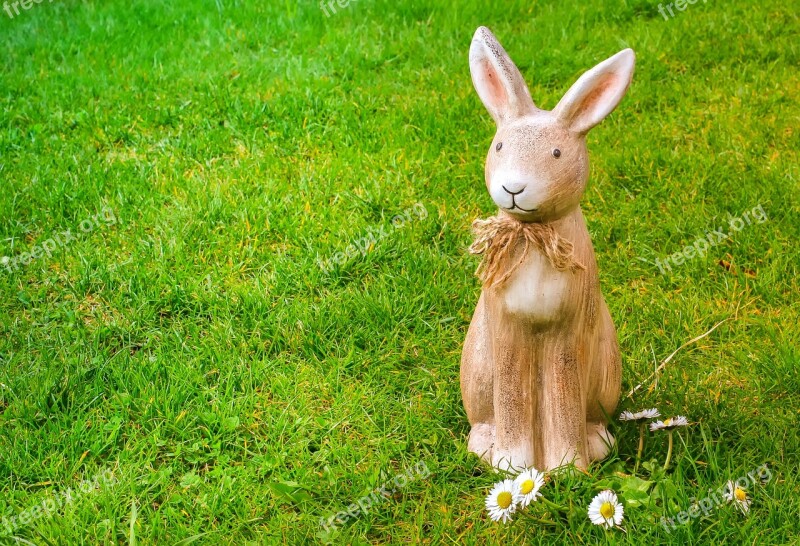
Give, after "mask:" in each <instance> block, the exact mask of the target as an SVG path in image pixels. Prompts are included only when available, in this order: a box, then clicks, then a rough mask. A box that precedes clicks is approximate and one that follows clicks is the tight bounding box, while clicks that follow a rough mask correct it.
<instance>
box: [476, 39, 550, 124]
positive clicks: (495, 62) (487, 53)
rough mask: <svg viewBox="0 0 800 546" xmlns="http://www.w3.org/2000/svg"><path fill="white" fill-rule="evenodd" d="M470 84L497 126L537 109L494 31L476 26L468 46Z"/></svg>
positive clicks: (520, 75) (523, 81)
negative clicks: (476, 28)
mask: <svg viewBox="0 0 800 546" xmlns="http://www.w3.org/2000/svg"><path fill="white" fill-rule="evenodd" d="M469 68H470V72H471V73H472V83H473V85H474V86H475V90H476V91H477V92H478V96H479V97H480V98H481V101H483V104H484V106H486V109H487V110H488V111H489V114H491V116H492V118H493V119H494V121H495V123H497V125H500V124H501V123H503V122H506V121H509V120H511V119H514V118H518V117H521V116H523V115H525V114H527V113H529V112H532V111H533V110H535V109H536V106H534V104H533V100H532V99H531V94H530V91H528V86H527V85H525V80H524V79H523V78H522V74H520V72H519V70H518V69H517V67H516V65H515V64H514V63H513V61H512V60H511V58H510V57H509V56H508V54H507V53H506V51H505V49H503V46H501V45H500V42H498V41H497V38H495V37H494V34H492V33H491V31H490V30H489V29H488V28H486V27H478V30H476V31H475V36H473V38H472V45H471V46H470V48H469Z"/></svg>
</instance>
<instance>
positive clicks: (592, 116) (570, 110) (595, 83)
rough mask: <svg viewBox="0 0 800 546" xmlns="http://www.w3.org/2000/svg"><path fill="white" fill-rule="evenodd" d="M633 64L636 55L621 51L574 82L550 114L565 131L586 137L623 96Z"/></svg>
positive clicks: (628, 83) (629, 82) (627, 50)
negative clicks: (563, 126) (559, 122)
mask: <svg viewBox="0 0 800 546" xmlns="http://www.w3.org/2000/svg"><path fill="white" fill-rule="evenodd" d="M635 64H636V55H634V53H633V50H632V49H623V50H622V51H620V52H619V53H617V54H616V55H614V56H613V57H611V58H608V59H606V60H605V61H603V62H602V63H600V64H598V65H597V66H595V67H594V68H592V69H591V70H589V71H588V72H586V73H584V74H583V76H581V77H580V78H578V81H577V82H575V83H574V84H573V85H572V87H570V89H569V91H567V94H566V95H564V98H562V99H561V101H560V102H559V103H558V105H557V106H556V107H555V108H554V109H553V114H555V116H556V117H557V118H558V119H559V120H560V121H561V122H562V123H564V125H566V126H567V128H568V129H569V130H571V131H575V132H576V133H579V134H586V133H588V132H589V129H591V128H592V127H594V126H595V125H597V124H598V123H600V122H601V121H603V119H605V117H606V116H607V115H608V114H610V113H611V112H612V111H613V110H614V108H616V107H617V104H619V101H621V100H622V97H624V96H625V92H626V91H627V90H628V86H629V85H630V84H631V78H632V77H633V67H634V65H635Z"/></svg>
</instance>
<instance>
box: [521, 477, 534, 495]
mask: <svg viewBox="0 0 800 546" xmlns="http://www.w3.org/2000/svg"><path fill="white" fill-rule="evenodd" d="M519 490H520V491H522V494H523V495H527V494H528V493H530V492H531V491H533V480H525V481H524V482H522V485H521V486H520V487H519Z"/></svg>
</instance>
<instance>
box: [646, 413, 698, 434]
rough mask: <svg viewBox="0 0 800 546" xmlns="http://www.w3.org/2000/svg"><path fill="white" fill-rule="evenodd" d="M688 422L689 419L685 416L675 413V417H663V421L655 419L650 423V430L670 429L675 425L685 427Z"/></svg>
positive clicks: (675, 426)
mask: <svg viewBox="0 0 800 546" xmlns="http://www.w3.org/2000/svg"><path fill="white" fill-rule="evenodd" d="M688 424H689V420H688V419H687V418H686V417H684V416H683V415H677V416H675V417H670V418H669V419H664V420H663V421H655V422H654V423H650V430H661V429H667V430H672V429H673V428H677V427H685V426H687V425H688Z"/></svg>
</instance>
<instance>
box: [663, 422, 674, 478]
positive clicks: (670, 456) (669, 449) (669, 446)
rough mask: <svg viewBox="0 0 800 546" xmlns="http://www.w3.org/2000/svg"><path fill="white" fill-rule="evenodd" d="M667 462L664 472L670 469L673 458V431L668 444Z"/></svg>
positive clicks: (670, 432)
mask: <svg viewBox="0 0 800 546" xmlns="http://www.w3.org/2000/svg"><path fill="white" fill-rule="evenodd" d="M667 445H668V447H667V460H666V461H664V470H666V469H667V468H668V467H669V460H670V459H671V458H672V431H671V430H670V431H669V443H668V444H667Z"/></svg>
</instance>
